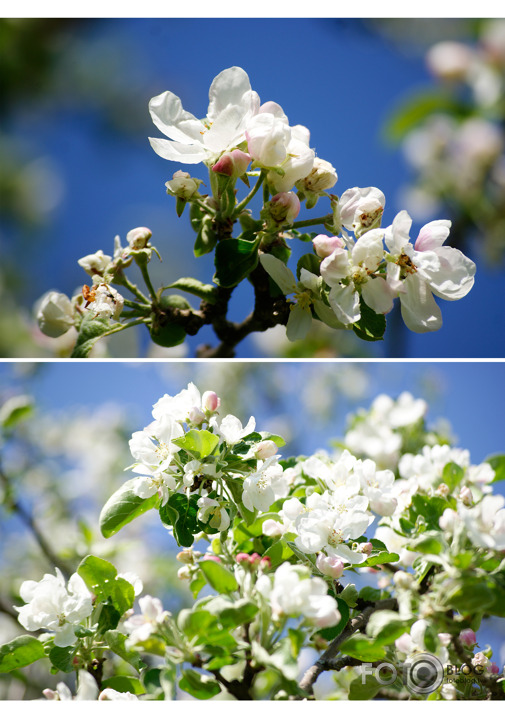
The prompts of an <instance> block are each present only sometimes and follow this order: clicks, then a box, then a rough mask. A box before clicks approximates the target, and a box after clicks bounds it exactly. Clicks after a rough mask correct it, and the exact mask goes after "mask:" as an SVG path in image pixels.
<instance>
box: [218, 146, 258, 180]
mask: <svg viewBox="0 0 505 715" xmlns="http://www.w3.org/2000/svg"><path fill="white" fill-rule="evenodd" d="M251 161H252V157H251V156H250V155H249V154H246V153H245V152H244V151H241V149H233V151H226V152H225V153H224V154H223V155H222V156H221V158H220V159H219V161H218V162H216V163H215V164H214V166H213V167H212V171H214V172H215V173H216V174H224V175H225V176H232V177H234V178H237V177H238V176H243V174H245V172H246V171H247V167H248V166H249V164H250V163H251Z"/></svg>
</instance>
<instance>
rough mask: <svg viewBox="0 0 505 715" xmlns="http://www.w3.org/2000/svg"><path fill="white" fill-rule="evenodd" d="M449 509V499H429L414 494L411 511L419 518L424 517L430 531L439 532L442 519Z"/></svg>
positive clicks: (436, 497)
mask: <svg viewBox="0 0 505 715" xmlns="http://www.w3.org/2000/svg"><path fill="white" fill-rule="evenodd" d="M447 507H448V503H447V499H444V498H443V497H438V496H432V497H428V496H423V495H422V494H414V495H413V497H412V507H411V509H410V511H411V512H413V513H414V514H415V515H417V516H421V517H423V519H424V520H425V521H426V525H427V527H428V528H429V529H433V530H435V531H437V530H438V529H439V520H440V517H441V516H442V514H443V513H444V511H445V510H446V509H447Z"/></svg>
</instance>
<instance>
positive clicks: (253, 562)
mask: <svg viewBox="0 0 505 715" xmlns="http://www.w3.org/2000/svg"><path fill="white" fill-rule="evenodd" d="M260 561H261V556H260V555H259V554H256V553H254V554H251V555H250V556H249V563H250V564H251V566H256V565H257V564H259V562H260Z"/></svg>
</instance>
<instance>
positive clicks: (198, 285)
mask: <svg viewBox="0 0 505 715" xmlns="http://www.w3.org/2000/svg"><path fill="white" fill-rule="evenodd" d="M165 288H177V289H178V290H183V291H185V292H186V293H191V294H192V295H196V296H198V298H202V300H205V301H207V303H212V304H214V303H215V302H216V287H215V286H213V285H211V284H210V283H202V281H199V280H197V279H196V278H179V279H178V280H176V281H175V283H171V284H170V285H168V286H165Z"/></svg>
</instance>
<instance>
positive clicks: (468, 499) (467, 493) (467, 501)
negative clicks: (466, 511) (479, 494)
mask: <svg viewBox="0 0 505 715" xmlns="http://www.w3.org/2000/svg"><path fill="white" fill-rule="evenodd" d="M459 498H460V499H461V501H462V502H463V504H464V505H465V506H471V505H472V504H473V494H472V490H471V489H470V488H469V487H461V491H460V492H459Z"/></svg>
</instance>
